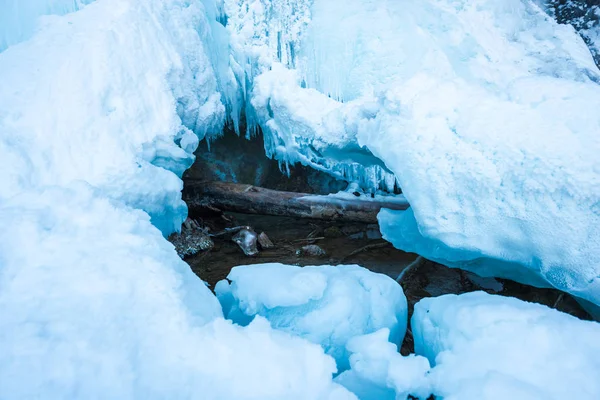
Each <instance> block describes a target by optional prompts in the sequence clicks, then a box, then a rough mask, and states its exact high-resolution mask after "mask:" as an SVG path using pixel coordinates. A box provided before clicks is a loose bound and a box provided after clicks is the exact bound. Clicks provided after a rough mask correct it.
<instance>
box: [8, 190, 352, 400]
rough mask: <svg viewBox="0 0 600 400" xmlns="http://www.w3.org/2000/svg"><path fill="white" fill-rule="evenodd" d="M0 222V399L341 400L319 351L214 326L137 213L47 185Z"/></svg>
mask: <svg viewBox="0 0 600 400" xmlns="http://www.w3.org/2000/svg"><path fill="white" fill-rule="evenodd" d="M0 225H2V226H4V227H11V229H3V230H2V231H1V232H0V287H1V288H2V290H0V331H1V332H2V334H1V335H0V353H1V354H2V363H0V397H1V398H11V399H20V398H23V399H24V398H37V397H41V398H98V397H102V398H119V399H128V398H138V399H139V398H151V399H153V398H178V399H179V398H198V397H201V398H203V399H223V398H235V399H257V398H260V399H282V398H286V399H287V398H290V399H333V398H336V399H351V398H353V397H352V396H351V395H350V394H349V393H347V392H346V391H345V390H343V389H342V388H341V387H339V386H337V385H335V384H333V383H332V381H331V376H332V373H334V372H335V371H336V366H335V362H334V360H333V359H332V358H331V357H329V356H326V355H325V354H324V353H323V350H322V349H321V348H320V347H319V346H317V345H314V344H311V343H308V342H306V341H304V340H301V339H299V338H294V337H291V336H289V335H287V334H284V333H282V332H277V331H274V330H273V329H272V328H270V326H269V324H268V322H266V321H264V320H260V318H259V319H257V320H255V321H254V322H253V323H252V324H250V325H249V326H248V327H245V328H242V327H239V326H234V325H232V324H231V323H230V322H228V321H225V320H224V319H223V318H222V313H221V307H220V305H219V303H218V301H217V299H216V298H215V297H214V295H213V294H212V293H211V292H210V291H209V289H208V288H207V287H206V286H205V285H204V284H203V283H202V282H201V281H200V280H199V279H198V278H197V277H196V276H195V275H194V274H193V273H192V271H191V270H190V269H189V267H188V266H187V265H186V264H185V263H184V262H183V261H181V260H180V259H179V257H178V256H177V255H176V254H175V252H174V251H173V248H172V246H171V245H170V244H169V243H168V242H167V241H165V240H164V239H163V237H162V235H161V234H160V232H159V231H158V230H157V229H156V228H154V227H153V226H152V225H151V224H150V222H149V218H148V216H147V215H146V214H144V213H143V212H141V211H132V210H130V209H128V208H126V207H124V206H122V205H118V204H117V203H115V202H113V201H109V200H104V199H98V198H97V197H96V196H95V193H94V191H93V190H92V189H89V188H87V189H86V188H85V187H74V188H72V189H69V190H66V189H58V188H56V189H47V190H44V191H40V192H38V193H37V195H36V196H35V197H32V196H29V195H27V196H17V197H15V198H14V199H12V200H11V201H7V202H4V203H3V204H2V205H1V206H0Z"/></svg>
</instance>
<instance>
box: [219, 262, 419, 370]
mask: <svg viewBox="0 0 600 400" xmlns="http://www.w3.org/2000/svg"><path fill="white" fill-rule="evenodd" d="M227 279H228V280H229V281H231V284H229V283H228V282H227V281H226V280H223V281H221V282H219V283H218V284H217V286H216V287H215V292H216V293H217V297H218V298H219V300H220V301H221V304H222V305H223V311H224V314H225V316H226V317H227V318H229V319H231V320H233V321H234V322H235V323H238V324H240V325H246V324H248V323H249V322H250V321H251V320H252V319H253V318H254V316H256V315H259V316H262V317H264V318H266V319H267V320H268V321H269V322H270V323H271V326H272V327H273V328H275V329H278V330H282V331H285V332H288V333H291V334H294V335H296V336H300V337H303V338H306V339H308V340H309V341H311V342H313V343H317V344H321V346H323V348H324V349H325V351H326V353H327V354H330V355H331V356H333V357H334V358H335V359H336V361H337V365H338V369H339V370H340V371H342V370H345V369H347V368H348V367H349V364H348V357H349V353H348V350H347V349H346V344H347V343H348V340H349V339H351V338H353V337H355V336H359V335H364V334H367V333H372V332H375V331H377V330H379V329H382V328H387V329H389V331H388V335H387V336H388V337H389V340H390V342H391V343H394V344H395V345H399V344H400V343H401V342H402V339H403V338H404V333H405V331H406V323H407V318H408V315H407V303H406V297H405V296H404V293H403V291H402V288H401V287H400V285H398V284H397V283H396V282H395V281H394V280H393V279H391V278H389V277H387V276H385V275H382V274H376V273H373V272H370V271H368V270H366V269H364V268H362V267H359V266H357V265H339V266H326V265H324V266H309V267H302V268H301V267H297V266H293V265H284V264H255V265H247V266H238V267H234V268H233V269H232V270H231V272H230V273H229V275H228V276H227ZM386 340H387V339H386Z"/></svg>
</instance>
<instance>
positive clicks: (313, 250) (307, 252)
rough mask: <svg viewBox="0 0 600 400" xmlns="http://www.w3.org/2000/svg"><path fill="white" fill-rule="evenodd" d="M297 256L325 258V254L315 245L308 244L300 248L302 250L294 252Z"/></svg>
mask: <svg viewBox="0 0 600 400" xmlns="http://www.w3.org/2000/svg"><path fill="white" fill-rule="evenodd" d="M296 255H298V256H309V257H325V256H327V252H326V251H325V250H323V249H322V248H320V247H319V246H317V245H316V244H309V245H306V246H302V248H300V249H298V250H296Z"/></svg>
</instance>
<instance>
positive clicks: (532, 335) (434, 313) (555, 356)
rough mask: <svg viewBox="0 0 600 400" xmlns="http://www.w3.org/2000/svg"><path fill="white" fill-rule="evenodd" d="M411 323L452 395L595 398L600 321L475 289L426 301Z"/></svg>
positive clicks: (439, 387) (440, 387)
mask: <svg viewBox="0 0 600 400" xmlns="http://www.w3.org/2000/svg"><path fill="white" fill-rule="evenodd" d="M411 327H412V332H413V336H414V341H415V351H416V353H417V354H421V355H424V356H426V357H427V358H428V359H429V361H430V362H431V365H432V366H433V368H432V370H431V372H430V379H431V385H432V389H433V393H434V394H436V395H437V396H440V397H443V398H444V399H448V400H450V399H460V400H470V399H473V400H474V399H478V400H479V399H489V400H491V399H499V400H500V399H565V398H569V399H595V398H599V396H600V382H599V381H598V379H597V377H598V375H599V374H600V361H599V360H600V343H598V337H600V324H598V323H596V322H588V321H581V320H579V319H577V318H575V317H572V316H570V315H567V314H564V313H561V312H559V311H556V310H553V309H550V308H548V307H546V306H542V305H539V304H533V303H527V302H523V301H520V300H517V299H514V298H509V297H501V296H494V295H489V294H487V293H484V292H474V293H468V294H463V295H460V296H456V295H445V296H440V297H436V298H428V299H423V300H421V301H420V302H419V303H417V304H416V306H415V312H414V314H413V317H412V320H411Z"/></svg>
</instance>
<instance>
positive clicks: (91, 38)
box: [0, 0, 225, 234]
mask: <svg viewBox="0 0 600 400" xmlns="http://www.w3.org/2000/svg"><path fill="white" fill-rule="evenodd" d="M207 18H208V17H207V16H206V12H205V9H204V7H202V5H201V4H200V3H196V2H194V3H192V4H188V2H187V1H183V0H181V1H178V0H172V1H167V2H161V1H149V2H136V1H117V0H103V1H102V2H98V3H92V4H89V5H88V6H86V7H84V8H83V9H81V10H79V11H78V12H76V13H72V14H68V15H65V16H63V17H55V18H54V19H52V20H51V21H48V23H47V24H46V25H44V27H43V29H41V30H40V31H39V32H38V34H37V35H36V36H35V37H34V38H32V39H31V40H30V41H27V42H24V43H21V44H20V45H18V46H13V47H11V48H9V49H8V50H6V51H4V52H2V53H0V76H2V80H0V93H2V96H1V97H0V154H2V157H0V169H1V170H2V171H3V174H2V175H1V176H0V199H2V198H8V197H10V196H13V195H15V194H16V193H20V192H22V191H26V190H30V189H32V188H36V187H41V186H53V185H58V186H65V185H67V184H69V183H70V182H75V181H85V182H87V183H89V184H90V185H92V186H94V187H96V188H98V189H99V190H100V191H101V192H103V194H105V195H107V196H109V197H111V198H113V199H117V200H119V201H122V202H124V203H126V204H128V205H130V206H132V207H134V208H138V209H143V210H144V211H146V212H148V213H149V214H150V215H151V216H152V222H153V223H154V224H155V225H156V226H157V227H159V228H160V229H161V230H163V232H164V233H165V234H166V233H169V232H172V231H174V230H175V229H178V227H179V226H180V225H181V221H182V220H183V219H184V217H185V215H186V207H185V204H184V203H183V202H182V201H181V194H180V191H181V188H182V183H181V180H180V179H179V178H178V175H179V176H180V175H181V174H182V173H183V171H184V170H185V169H186V168H188V167H189V166H190V165H191V163H192V162H193V160H194V156H193V152H194V150H195V149H196V147H197V145H198V139H199V138H202V137H204V135H205V133H206V132H209V131H214V130H220V129H221V127H222V125H223V122H224V113H225V108H224V106H223V105H222V104H221V101H220V94H219V92H218V91H217V89H218V84H217V79H216V76H215V74H214V71H213V67H212V64H211V60H210V58H209V56H208V55H207V52H206V51H207V48H206V47H205V46H204V45H203V41H204V40H207V37H208V36H209V35H210V31H209V22H208V19H207Z"/></svg>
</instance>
